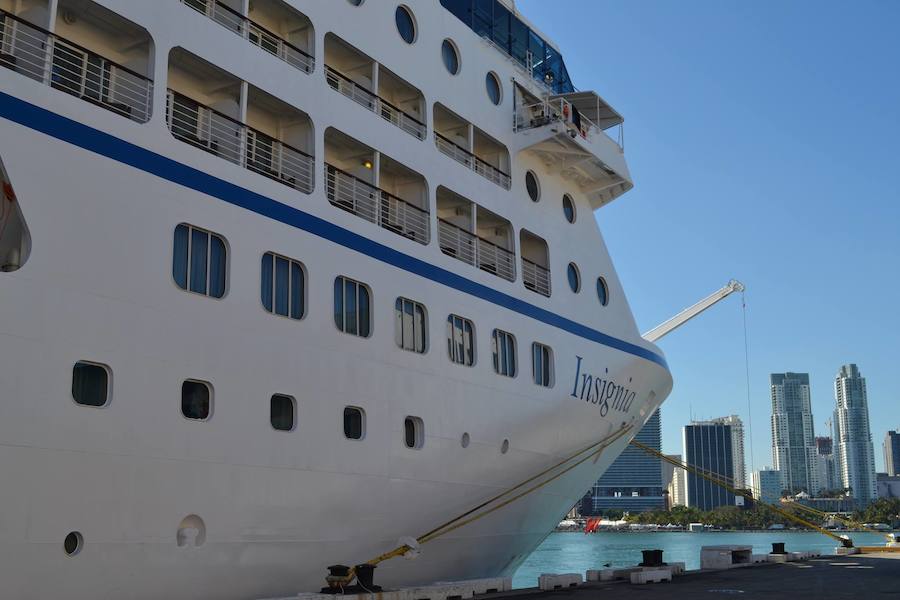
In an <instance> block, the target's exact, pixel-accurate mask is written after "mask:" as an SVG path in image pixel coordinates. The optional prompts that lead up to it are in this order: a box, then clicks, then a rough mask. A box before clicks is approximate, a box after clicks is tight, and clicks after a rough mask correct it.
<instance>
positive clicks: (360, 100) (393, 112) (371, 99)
mask: <svg viewBox="0 0 900 600" xmlns="http://www.w3.org/2000/svg"><path fill="white" fill-rule="evenodd" d="M325 81H326V82H328V85H329V86H331V88H332V89H333V90H335V91H337V92H340V93H341V94H343V95H345V96H347V97H348V98H350V99H351V100H353V101H354V102H356V103H357V104H359V105H360V106H362V107H364V108H366V109H368V110H370V111H372V112H373V113H375V114H376V115H380V116H381V118H382V119H384V120H385V121H387V122H389V123H391V124H393V125H395V126H396V127H399V128H400V129H402V130H403V131H405V132H406V133H408V134H410V135H412V136H414V137H416V138H418V139H420V140H424V139H425V133H426V131H427V130H428V127H427V126H426V125H425V123H423V122H422V121H419V120H418V119H416V118H415V117H414V116H412V115H410V114H409V113H406V112H404V111H402V110H401V109H399V108H397V107H396V106H394V105H393V104H391V103H390V102H388V101H387V100H385V99H384V98H382V97H380V96H378V95H377V94H375V93H374V92H371V91H369V90H367V89H366V88H364V87H363V86H361V85H359V84H358V83H356V82H355V81H353V80H352V79H350V78H349V77H347V76H346V75H344V74H343V73H341V72H339V71H336V70H335V69H333V68H332V67H329V66H328V65H325Z"/></svg>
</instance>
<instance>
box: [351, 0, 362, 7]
mask: <svg viewBox="0 0 900 600" xmlns="http://www.w3.org/2000/svg"><path fill="white" fill-rule="evenodd" d="M347 2H349V3H350V4H352V5H353V6H359V5H360V4H362V3H363V2H364V0H347Z"/></svg>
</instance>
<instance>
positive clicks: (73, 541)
mask: <svg viewBox="0 0 900 600" xmlns="http://www.w3.org/2000/svg"><path fill="white" fill-rule="evenodd" d="M82 546H84V537H82V535H81V533H79V532H77V531H72V532H70V533H69V535H67V536H66V539H64V540H63V550H64V551H65V553H66V554H67V555H68V556H75V555H76V554H78V553H79V552H81V548H82Z"/></svg>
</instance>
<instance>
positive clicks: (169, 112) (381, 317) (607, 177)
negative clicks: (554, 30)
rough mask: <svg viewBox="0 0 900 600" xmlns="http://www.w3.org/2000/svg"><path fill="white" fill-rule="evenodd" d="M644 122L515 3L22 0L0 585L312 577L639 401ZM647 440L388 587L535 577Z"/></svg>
mask: <svg viewBox="0 0 900 600" xmlns="http://www.w3.org/2000/svg"><path fill="white" fill-rule="evenodd" d="M621 124H622V118H621V116H620V115H619V114H618V113H617V112H616V111H615V110H614V109H613V108H612V107H611V106H609V105H608V104H607V103H606V102H605V101H604V100H603V99H602V98H600V97H599V96H598V95H597V94H595V93H593V92H583V91H576V90H575V88H574V86H573V85H572V82H571V80H570V77H569V73H568V72H567V70H566V67H565V64H564V61H563V59H562V56H561V53H560V51H559V49H558V47H557V46H556V45H554V44H553V43H552V42H551V41H550V40H549V39H547V37H546V36H544V35H542V34H541V33H540V32H539V31H538V30H537V29H536V28H535V27H534V26H533V25H531V24H530V23H529V22H528V21H527V20H526V19H525V18H524V17H523V16H522V15H521V14H519V13H518V12H517V11H516V9H515V7H514V6H513V5H512V4H511V3H510V2H505V1H499V0H498V1H494V2H483V1H478V2H473V1H471V0H441V2H436V1H434V0H405V2H403V3H397V2H387V1H384V0H329V1H327V2H325V1H316V2H304V1H300V0H249V1H248V0H159V1H156V2H142V1H138V0H103V1H92V0H0V177H2V184H3V191H2V195H0V203H2V210H0V270H2V272H0V298H2V300H0V307H2V308H0V481H2V491H0V499H2V502H0V596H2V597H9V598H48V597H53V596H56V595H63V594H65V595H66V597H68V598H73V599H91V600H96V599H98V598H148V599H149V598H154V599H155V598H172V599H177V598H196V597H198V590H202V594H203V595H204V597H210V598H216V599H217V600H218V599H230V598H235V599H237V598H258V597H267V596H269V597H270V596H274V595H279V594H281V595H284V594H291V593H296V592H298V591H301V590H313V589H317V588H318V587H320V586H321V580H322V575H323V572H324V571H323V569H324V567H325V566H326V565H329V564H333V563H346V564H355V563H356V562H360V561H363V560H366V559H368V558H370V557H372V556H375V555H377V554H379V553H380V552H383V551H384V550H386V549H388V548H391V547H394V546H395V545H396V544H397V540H398V539H399V538H401V537H403V536H409V535H417V534H419V533H422V532H424V531H427V530H429V529H431V528H432V527H434V526H435V525H436V524H438V523H441V522H443V521H444V520H446V518H448V517H450V516H453V515H456V514H459V513H460V512H463V511H465V510H467V509H469V508H471V507H472V506H474V505H476V504H477V503H479V502H481V501H483V500H484V499H486V498H488V497H490V496H492V495H494V494H495V493H497V491H499V490H503V489H505V488H507V487H509V486H510V485H513V484H515V483H518V482H520V481H522V480H523V479H526V478H527V477H530V476H532V475H534V474H535V473H537V472H539V471H540V470H542V469H544V468H546V467H548V466H549V465H552V464H554V463H555V462H557V461H558V460H559V459H560V458H561V457H564V456H568V455H570V454H572V453H573V452H574V451H576V450H578V449H580V448H583V447H585V446H586V445H588V444H591V443H593V442H596V441H598V440H599V439H600V438H602V437H603V436H606V435H610V434H611V433H612V432H614V431H617V430H618V429H620V428H622V427H630V428H632V429H634V430H635V431H636V430H637V428H639V427H640V426H641V424H643V422H644V421H645V420H646V419H647V418H649V416H650V415H651V414H652V413H653V411H654V410H655V409H656V408H657V407H658V406H659V404H660V403H661V402H662V401H663V400H664V399H665V397H666V396H667V395H668V393H669V391H670V389H671V385H672V381H671V376H670V374H669V371H668V368H667V366H666V363H665V360H664V358H663V357H662V354H661V352H660V351H659V350H658V348H656V346H655V345H653V344H652V343H650V342H648V341H646V340H645V339H643V338H642V337H641V336H640V334H639V332H638V330H637V328H636V326H635V322H634V318H633V316H632V314H631V311H630V308H629V306H628V303H627V300H626V297H625V294H624V291H623V290H622V287H621V284H620V282H619V279H618V277H617V276H616V273H615V269H614V267H613V264H612V261H611V259H610V257H609V254H608V252H607V250H606V247H605V245H604V243H603V240H602V236H601V234H600V231H599V230H598V227H597V224H596V221H595V220H594V218H593V211H594V210H596V209H598V208H600V207H602V206H603V205H605V204H606V203H608V202H610V201H612V200H614V199H615V198H617V197H618V196H620V195H621V194H623V193H624V192H626V191H627V190H628V189H630V188H631V186H632V182H631V177H630V175H629V172H628V168H627V166H626V163H625V160H624V153H623V147H622V140H621V132H620V129H621ZM616 128H619V131H618V132H617V129H616ZM629 437H631V436H624V437H622V438H621V439H619V440H617V441H616V443H615V444H614V446H612V447H610V448H609V449H608V450H607V451H605V452H604V453H602V454H601V455H600V456H599V458H598V459H597V460H595V461H593V460H592V461H588V462H587V463H585V464H583V465H581V466H579V467H578V468H577V469H574V470H572V471H571V472H569V473H567V474H566V475H565V476H564V477H561V478H559V479H558V480H556V481H554V482H553V484H552V485H549V486H547V487H546V488H544V489H542V490H541V491H540V492H539V493H535V494H532V495H530V496H529V497H527V498H523V499H522V500H521V501H519V502H516V503H515V504H513V505H510V506H509V507H508V508H507V509H505V510H503V511H498V512H497V513H495V514H492V515H491V516H490V517H488V518H485V519H483V520H481V521H479V522H478V523H473V524H472V525H470V526H468V527H464V528H460V529H459V530H457V531H455V532H453V533H452V534H450V535H447V536H445V537H442V538H441V539H440V540H436V541H435V542H434V543H433V544H430V545H429V546H428V547H427V548H425V550H424V552H423V554H422V556H421V557H420V558H419V559H418V560H417V561H415V562H409V561H395V562H393V563H386V564H384V565H383V566H381V567H380V568H379V574H378V579H379V582H380V583H382V584H384V585H406V584H417V583H427V582H433V581H439V580H444V581H446V580H452V579H463V578H473V577H482V576H488V575H496V574H501V573H506V574H509V573H511V572H512V571H514V570H515V568H516V567H517V566H518V564H520V563H521V561H522V560H524V559H525V557H527V555H528V554H529V553H530V551H531V550H533V549H534V548H535V547H536V546H537V544H539V543H540V541H541V540H542V539H543V538H544V537H545V536H546V535H547V533H548V532H549V531H551V530H552V528H553V526H554V525H555V524H556V523H557V522H558V521H559V519H560V518H561V517H562V516H563V515H564V514H565V513H566V512H567V510H568V509H569V508H570V507H571V506H572V504H573V503H574V502H575V501H576V500H577V499H578V498H580V497H581V496H582V494H583V492H584V490H585V489H587V488H588V487H589V486H590V485H591V483H592V482H593V481H595V480H596V479H597V478H598V476H599V475H600V474H601V473H602V472H603V471H604V470H605V468H606V467H607V466H608V465H609V464H610V462H612V460H613V459H614V458H615V456H616V455H617V454H618V453H619V452H621V450H622V448H623V447H624V445H625V444H626V443H627V441H628V438H629Z"/></svg>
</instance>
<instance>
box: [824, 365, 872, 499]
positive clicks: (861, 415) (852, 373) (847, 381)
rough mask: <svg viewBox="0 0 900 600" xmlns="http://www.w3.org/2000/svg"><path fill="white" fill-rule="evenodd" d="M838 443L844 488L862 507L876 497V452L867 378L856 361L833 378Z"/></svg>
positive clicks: (835, 426)
mask: <svg viewBox="0 0 900 600" xmlns="http://www.w3.org/2000/svg"><path fill="white" fill-rule="evenodd" d="M834 398H835V401H836V402H837V408H836V409H835V411H834V432H835V438H834V441H835V446H836V447H837V452H836V454H837V468H838V472H839V474H840V478H841V487H845V488H850V493H851V494H852V496H853V497H854V498H856V501H857V502H858V503H859V505H860V506H865V505H866V504H868V503H869V502H871V501H872V500H874V499H875V497H876V494H877V484H876V480H875V452H874V450H873V449H872V433H871V430H870V429H869V403H868V400H867V399H866V378H865V377H863V376H862V375H860V373H859V369H858V368H857V367H856V365H854V364H849V365H844V366H842V367H841V370H840V371H838V374H837V376H836V377H835V380H834Z"/></svg>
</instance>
